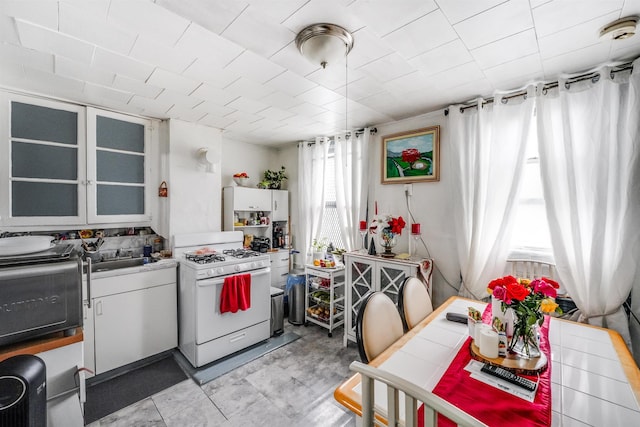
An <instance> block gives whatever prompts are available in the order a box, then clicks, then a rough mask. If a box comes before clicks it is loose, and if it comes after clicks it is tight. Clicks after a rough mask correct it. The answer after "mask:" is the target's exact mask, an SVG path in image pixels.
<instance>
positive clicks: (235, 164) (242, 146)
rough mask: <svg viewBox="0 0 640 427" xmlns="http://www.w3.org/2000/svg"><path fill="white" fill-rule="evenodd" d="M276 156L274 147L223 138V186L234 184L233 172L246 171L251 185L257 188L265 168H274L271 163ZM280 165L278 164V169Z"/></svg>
mask: <svg viewBox="0 0 640 427" xmlns="http://www.w3.org/2000/svg"><path fill="white" fill-rule="evenodd" d="M274 157H275V150H274V149H273V148H269V147H265V146H260V145H254V144H248V143H246V142H240V141H234V140H232V139H227V138H224V137H223V138H222V155H221V160H222V168H221V178H222V186H223V187H228V186H234V185H236V184H235V182H233V174H234V173H240V172H246V173H247V175H249V184H248V186H249V187H252V188H256V186H257V185H258V183H259V182H260V181H262V176H263V173H264V171H265V170H267V169H274V167H273V166H272V165H271V163H272V160H273V158H274ZM279 168H280V166H278V169H279Z"/></svg>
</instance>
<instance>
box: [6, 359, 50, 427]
mask: <svg viewBox="0 0 640 427" xmlns="http://www.w3.org/2000/svg"><path fill="white" fill-rule="evenodd" d="M46 382H47V376H46V366H45V364H44V362H43V361H42V359H40V358H39V357H38V356H33V355H29V354H21V355H18V356H13V357H10V358H9V359H7V360H4V361H2V362H0V427H46V425H47V387H46Z"/></svg>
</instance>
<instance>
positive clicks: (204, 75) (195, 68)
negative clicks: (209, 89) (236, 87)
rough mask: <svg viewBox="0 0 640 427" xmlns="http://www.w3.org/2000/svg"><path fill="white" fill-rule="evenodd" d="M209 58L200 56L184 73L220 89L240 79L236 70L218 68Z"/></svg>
mask: <svg viewBox="0 0 640 427" xmlns="http://www.w3.org/2000/svg"><path fill="white" fill-rule="evenodd" d="M208 59H209V58H204V57H199V58H198V59H196V60H195V62H193V63H192V64H191V65H189V67H188V68H187V69H186V70H184V72H183V73H182V75H183V76H185V77H188V78H191V79H194V80H198V81H201V82H207V83H209V84H210V85H212V86H215V87H217V88H220V89H222V88H224V87H227V86H229V85H230V84H231V83H233V82H234V81H236V80H238V78H239V76H238V74H237V73H236V72H234V71H231V70H227V69H223V68H218V67H217V65H216V64H215V62H214V63H211V62H209V61H208Z"/></svg>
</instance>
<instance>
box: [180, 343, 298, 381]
mask: <svg viewBox="0 0 640 427" xmlns="http://www.w3.org/2000/svg"><path fill="white" fill-rule="evenodd" d="M298 338H300V335H298V334H295V333H293V332H285V333H284V334H282V335H279V336H276V337H271V338H269V339H268V340H266V341H263V342H261V343H258V344H255V345H253V346H251V347H248V348H246V349H244V350H242V351H239V352H237V353H234V354H231V355H229V356H227V357H225V358H222V359H220V360H216V361H215V362H212V363H209V364H207V365H204V366H201V367H200V368H197V369H196V368H194V367H193V366H191V364H190V363H189V361H187V359H185V358H184V356H182V355H181V354H180V355H176V359H177V360H178V363H180V366H182V368H183V369H184V370H185V371H186V372H187V373H188V374H189V376H190V377H191V378H193V380H194V381H195V382H196V383H197V384H200V385H203V384H206V383H208V382H209V381H212V380H214V379H216V378H218V377H220V376H222V375H224V374H226V373H227V372H230V371H232V370H234V369H236V368H238V367H240V366H242V365H244V364H245V363H249V362H251V361H252V360H255V359H257V358H258V357H261V356H264V355H265V354H267V353H269V352H271V351H273V350H275V349H277V348H280V347H282V346H283V345H287V344H289V343H292V342H294V341H295V340H297V339H298Z"/></svg>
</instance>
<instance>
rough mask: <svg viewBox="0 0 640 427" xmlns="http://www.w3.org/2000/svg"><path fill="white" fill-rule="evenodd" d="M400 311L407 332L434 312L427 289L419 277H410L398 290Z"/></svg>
mask: <svg viewBox="0 0 640 427" xmlns="http://www.w3.org/2000/svg"><path fill="white" fill-rule="evenodd" d="M398 311H400V316H401V317H402V324H403V326H404V329H405V331H408V330H410V329H413V327H414V326H416V325H417V324H418V323H420V322H421V321H422V320H423V319H424V318H425V317H427V316H428V315H429V314H431V312H433V304H432V303H431V297H430V296H429V291H428V290H427V287H426V286H425V285H424V283H422V280H420V279H418V278H417V277H408V278H406V279H405V281H404V282H402V285H400V289H399V290H398Z"/></svg>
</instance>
